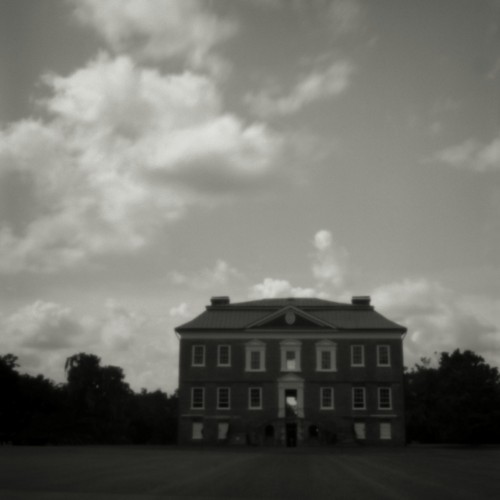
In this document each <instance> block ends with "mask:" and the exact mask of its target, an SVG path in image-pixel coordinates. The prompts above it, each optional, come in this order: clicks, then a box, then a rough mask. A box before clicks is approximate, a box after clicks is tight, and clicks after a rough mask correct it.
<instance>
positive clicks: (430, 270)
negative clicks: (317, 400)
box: [0, 0, 500, 392]
mask: <svg viewBox="0 0 500 500" xmlns="http://www.w3.org/2000/svg"><path fill="white" fill-rule="evenodd" d="M0 22H1V23H2V25H1V26H0V37H1V39H0V54H1V65H2V66H1V68H0V120H1V122H0V127H1V128H0V281H1V286H0V332H1V333H0V335H1V336H0V353H4V354H5V353H8V352H12V353H14V354H16V355H18V356H19V359H20V363H21V369H22V370H23V371H27V372H29V373H33V374H38V373H43V374H44V375H46V376H47V377H50V378H52V379H54V380H56V381H58V382H59V381H63V380H64V371H63V365H64V360H65V359H66V357H68V356H70V355H72V354H75V353H78V352H87V353H94V354H97V355H98V356H100V357H101V358H102V361H103V364H112V365H118V366H121V367H123V368H124V369H125V373H126V379H127V381H128V382H129V383H130V384H131V386H132V387H133V388H134V389H136V390H138V389H140V388H142V387H145V388H148V389H156V388H161V389H162V390H166V391H168V392H171V391H173V390H174V389H175V387H176V386H177V355H178V341H177V339H176V337H175V335H174V331H173V329H174V327H175V326H177V325H179V324H181V323H183V322H185V321H187V320H188V319H190V318H192V317H193V316H194V315H197V314H198V313H200V312H201V311H202V310H203V308H204V306H205V305H207V304H208V303H209V300H210V296H213V295H229V296H230V297H231V300H232V301H242V300H248V299H249V298H262V297H276V296H318V297H322V298H327V299H331V300H335V301H347V302H349V301H350V297H351V296H352V295H371V297H372V302H373V304H374V305H375V307H376V309H377V310H378V311H380V312H381V313H382V314H384V315H386V316H388V317H389V318H390V319H393V320H395V321H397V322H400V323H401V324H403V325H405V326H406V327H407V328H408V334H407V336H406V339H405V356H406V358H405V362H406V364H407V365H408V366H412V365H413V364H414V363H415V362H416V361H418V360H419V359H420V357H422V356H431V357H432V356H433V353H434V352H440V351H450V350H452V349H455V348H461V349H467V348H468V349H473V350H475V351H476V352H478V353H479V354H481V355H482V356H483V357H485V358H486V360H487V361H488V362H490V363H492V364H494V365H499V364H500V327H499V325H500V1H497V0H474V1H472V0H434V1H430V0H429V1H414V0H381V1H377V2H373V1H368V0H211V1H210V0H206V1H203V0H199V1H197V0H178V1H174V0H163V1H160V0H151V1H149V0H78V1H76V0H75V1H66V0H37V1H31V0H2V1H1V2H0Z"/></svg>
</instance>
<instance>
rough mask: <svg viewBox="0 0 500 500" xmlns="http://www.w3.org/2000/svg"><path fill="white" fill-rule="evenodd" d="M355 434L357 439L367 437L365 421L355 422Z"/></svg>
mask: <svg viewBox="0 0 500 500" xmlns="http://www.w3.org/2000/svg"><path fill="white" fill-rule="evenodd" d="M354 435H355V436H356V439H366V424H365V423H364V422H354Z"/></svg>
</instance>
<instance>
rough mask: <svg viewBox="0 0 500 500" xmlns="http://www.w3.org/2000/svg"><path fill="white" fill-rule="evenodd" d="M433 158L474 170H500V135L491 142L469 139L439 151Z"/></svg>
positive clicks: (453, 165)
mask: <svg viewBox="0 0 500 500" xmlns="http://www.w3.org/2000/svg"><path fill="white" fill-rule="evenodd" d="M432 159H433V160H437V161H439V162H442V163H446V164H448V165H451V166H452V167H456V168H463V169H465V170H471V171H474V172H488V171H498V170H500V137H497V138H495V139H493V140H492V141H491V143H489V144H483V143H480V142H479V141H476V140H474V139H467V140H466V141H464V142H462V143H461V144H457V145H455V146H451V147H449V148H446V149H443V150H441V151H439V152H438V153H436V154H435V155H434V156H433V157H432Z"/></svg>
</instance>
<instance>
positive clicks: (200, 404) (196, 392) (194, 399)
mask: <svg viewBox="0 0 500 500" xmlns="http://www.w3.org/2000/svg"><path fill="white" fill-rule="evenodd" d="M204 408H205V389H204V388H203V387H193V388H192V389H191V409H193V410H203V409H204Z"/></svg>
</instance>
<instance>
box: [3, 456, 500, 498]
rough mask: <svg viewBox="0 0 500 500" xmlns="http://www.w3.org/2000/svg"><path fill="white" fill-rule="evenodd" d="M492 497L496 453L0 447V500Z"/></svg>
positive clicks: (499, 470)
mask: <svg viewBox="0 0 500 500" xmlns="http://www.w3.org/2000/svg"><path fill="white" fill-rule="evenodd" d="M119 498H124V499H126V500H136V499H160V498H161V499H190V500H195V499H206V500H208V499H215V498H217V499H230V498H244V499H287V500H292V499H301V500H305V499H319V500H323V499H328V500H334V499H359V500H377V499H418V500H433V499H439V500H447V499H453V500H458V499H467V500H471V499H474V500H475V499H478V500H482V499H495V500H497V499H499V498H500V450H499V449H491V448H486V449H451V448H412V447H410V448H401V449H382V450H380V449H374V448H363V449H358V448H356V449H331V450H324V449H321V450H317V451H316V450H302V449H291V450H287V449H279V450H278V449H272V450H270V449H267V450H261V449H250V450H248V449H245V450H243V449H238V450H234V449H225V450H213V449H198V450H194V449H176V448H162V447H158V448H153V447H151V448H147V447H39V448H35V447H0V499H2V500H11V499H27V500H32V499H37V500H46V499H47V500H48V499H51V500H52V499H54V500H62V499H68V500H80V499H81V500H83V499H85V500H87V499H99V500H100V499H119Z"/></svg>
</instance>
